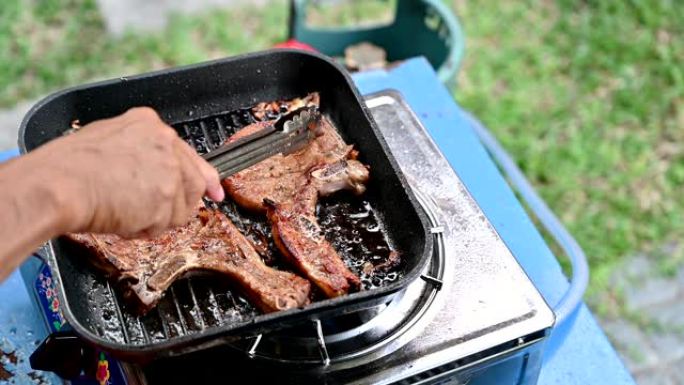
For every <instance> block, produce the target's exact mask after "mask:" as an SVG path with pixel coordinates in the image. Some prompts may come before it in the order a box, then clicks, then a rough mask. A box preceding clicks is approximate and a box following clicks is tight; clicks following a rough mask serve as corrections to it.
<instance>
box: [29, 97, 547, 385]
mask: <svg viewBox="0 0 684 385" xmlns="http://www.w3.org/2000/svg"><path fill="white" fill-rule="evenodd" d="M366 103H367V105H368V107H369V108H370V111H371V113H372V115H373V117H374V119H375V121H376V122H377V124H378V126H379V127H380V129H381V131H382V133H383V134H384V136H385V139H386V140H387V142H388V144H389V146H390V148H391V149H392V152H393V154H394V156H395V157H396V159H397V161H398V162H399V164H400V166H401V168H402V170H403V171H404V172H405V174H406V175H407V177H408V179H409V180H410V182H411V184H412V186H413V187H414V190H415V192H416V194H417V196H418V198H419V200H420V203H421V204H422V206H423V208H424V209H425V211H426V213H427V214H428V216H429V218H430V221H431V224H432V233H433V236H434V243H435V248H434V249H435V253H434V255H433V256H432V260H431V262H430V264H429V266H427V267H426V269H425V271H424V272H423V274H422V276H421V279H419V280H417V281H415V282H414V283H412V284H411V285H410V286H409V287H408V288H407V289H406V290H404V291H402V292H400V293H398V294H397V295H396V296H394V297H393V299H392V300H391V301H390V302H389V303H387V304H384V305H382V306H378V307H375V308H373V309H371V310H365V311H362V312H359V313H353V314H348V315H344V316H339V317H336V318H335V319H321V320H317V321H315V322H313V323H311V324H310V325H309V324H307V325H302V326H300V327H297V328H296V329H292V330H283V331H281V332H278V333H272V334H268V335H259V336H257V337H249V338H245V339H242V340H238V341H233V342H230V343H229V344H227V345H226V346H223V347H221V348H218V349H214V350H211V351H205V352H201V353H193V354H190V355H186V356H182V357H177V358H171V359H164V360H160V361H157V362H154V363H152V364H150V365H148V366H145V367H144V368H143V367H140V366H135V365H130V364H126V363H120V362H116V361H115V360H114V359H111V358H110V357H109V356H108V355H106V354H104V353H101V352H94V354H95V357H94V359H93V360H94V362H97V368H95V370H94V373H95V374H94V376H95V379H97V380H99V381H101V382H102V383H107V382H108V383H109V384H129V385H132V384H158V383H178V382H186V381H187V382H190V381H193V382H196V383H197V382H200V383H201V382H203V381H211V380H214V381H215V380H216V379H220V378H227V377H230V378H232V379H245V380H249V381H250V382H254V381H256V382H261V381H263V382H266V381H268V382H275V383H293V384H294V383H299V384H301V383H313V382H326V383H373V384H387V383H425V384H427V383H430V384H434V383H439V384H465V383H467V384H492V383H497V384H505V383H504V382H502V380H501V379H502V377H501V376H500V373H501V371H506V372H507V373H508V374H507V375H506V376H505V378H507V379H508V381H509V382H506V383H510V384H534V383H536V380H537V377H538V375H539V370H540V368H541V357H542V349H543V342H544V340H545V338H546V337H547V336H548V335H549V333H550V330H551V327H552V326H553V323H554V315H553V312H552V311H551V309H550V308H549V307H548V305H547V304H546V303H545V301H544V299H543V298H542V296H541V295H540V293H539V292H538V291H537V290H536V288H535V287H534V286H533V284H532V283H531V281H530V280H529V278H528V277H527V275H526V274H525V272H524V271H523V270H522V268H521V267H520V265H519V264H518V262H517V261H516V259H515V258H514V257H513V255H512V254H511V252H510V251H509V249H508V248H507V247H506V245H505V244H504V242H503V241H502V240H501V238H500V237H499V236H498V234H497V233H496V231H495V230H494V228H493V227H492V226H491V224H490V223H489V221H488V220H487V219H486V217H485V215H484V214H483V212H482V211H481V210H480V208H479V207H478V205H477V204H476V203H475V201H474V200H473V198H472V197H471V196H470V194H469V193H468V191H467V190H466V188H465V186H464V185H463V184H462V183H461V181H460V179H459V178H458V176H457V175H456V173H455V172H454V171H453V169H452V168H451V166H450V165H449V163H448V162H447V160H446V159H445V158H444V156H443V155H442V154H441V152H440V151H439V149H438V148H437V146H436V144H435V143H434V142H433V141H432V138H431V137H430V136H429V134H428V133H427V131H426V130H425V128H424V127H423V126H422V125H421V124H420V122H419V121H418V119H417V118H416V117H415V115H414V114H413V112H412V111H411V110H410V108H409V107H408V105H407V104H406V103H405V102H404V100H403V98H402V96H401V95H400V94H399V93H397V92H395V91H382V92H379V93H376V94H372V95H369V96H368V97H367V99H366ZM22 275H23V277H24V280H25V282H26V283H27V286H28V288H29V291H30V292H31V293H32V294H33V298H34V300H35V302H36V303H37V304H39V305H40V307H41V309H42V312H43V313H44V315H45V319H46V321H47V323H48V327H49V328H50V329H51V330H53V331H57V330H60V329H65V328H68V325H64V322H63V319H62V318H61V317H60V315H59V312H58V311H57V307H58V306H57V305H55V304H54V297H53V296H51V295H50V294H51V293H52V292H53V291H52V290H50V284H51V282H50V271H49V269H48V268H47V266H46V265H44V264H43V263H42V262H41V261H40V259H38V258H32V259H31V260H30V261H29V262H27V263H25V264H24V266H23V267H22ZM188 368H192V369H193V370H188ZM493 378H496V380H493ZM92 380H93V378H92V377H91V378H89V379H88V378H85V376H84V378H83V379H81V380H74V381H72V383H73V384H81V383H92Z"/></svg>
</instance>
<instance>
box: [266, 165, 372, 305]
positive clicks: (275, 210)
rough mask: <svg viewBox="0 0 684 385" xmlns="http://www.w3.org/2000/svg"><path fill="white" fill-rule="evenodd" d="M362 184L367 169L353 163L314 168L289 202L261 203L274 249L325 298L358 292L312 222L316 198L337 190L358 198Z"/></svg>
mask: <svg viewBox="0 0 684 385" xmlns="http://www.w3.org/2000/svg"><path fill="white" fill-rule="evenodd" d="M366 181H368V169H367V168H366V167H365V166H364V165H363V164H361V163H360V162H359V161H357V160H353V159H350V160H341V161H339V162H336V163H332V164H328V165H322V166H318V167H314V169H313V170H311V171H310V172H309V179H308V181H307V183H306V184H305V185H304V186H302V187H301V188H300V189H299V190H298V191H297V192H296V194H295V197H294V199H293V200H292V201H288V202H284V203H276V202H273V201H271V200H269V199H266V201H265V203H266V207H267V212H268V219H269V221H270V222H271V226H272V228H273V239H274V240H275V244H276V246H277V247H278V249H279V250H280V251H281V252H282V253H283V255H284V256H285V257H286V258H287V260H288V261H289V262H290V263H291V264H292V265H294V266H296V267H297V269H298V270H299V271H301V272H302V273H303V274H304V275H305V276H306V277H307V278H309V280H310V281H311V282H313V283H314V284H315V285H316V286H317V287H318V288H319V289H321V291H323V293H324V294H325V295H326V296H327V297H329V298H332V297H338V296H340V295H344V294H346V293H347V292H349V290H350V289H352V290H358V289H359V288H360V285H361V281H360V280H359V277H357V276H356V275H355V274H354V273H352V272H351V271H350V270H349V269H348V268H347V266H346V265H345V263H344V261H342V259H341V258H340V256H339V255H338V254H337V252H336V251H335V249H334V248H333V246H332V245H331V244H330V242H328V241H327V240H326V239H325V237H324V236H323V234H322V232H321V229H320V227H319V225H318V222H317V220H316V203H317V202H318V197H319V196H326V195H329V194H332V193H333V192H336V191H339V190H351V191H353V192H354V193H356V194H361V193H363V192H364V191H365V185H364V183H365V182H366Z"/></svg>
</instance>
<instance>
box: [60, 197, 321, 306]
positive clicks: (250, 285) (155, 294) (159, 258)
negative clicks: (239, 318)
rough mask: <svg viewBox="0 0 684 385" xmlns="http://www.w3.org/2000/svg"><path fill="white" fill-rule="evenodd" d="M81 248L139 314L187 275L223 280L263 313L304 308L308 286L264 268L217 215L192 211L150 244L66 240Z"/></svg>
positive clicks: (100, 238)
mask: <svg viewBox="0 0 684 385" xmlns="http://www.w3.org/2000/svg"><path fill="white" fill-rule="evenodd" d="M65 237H66V238H67V239H68V240H70V241H71V242H72V243H75V244H76V245H78V246H79V247H81V248H86V249H87V250H88V251H89V252H90V254H92V255H91V257H90V258H89V261H91V263H92V264H93V265H94V266H95V267H96V268H97V269H98V270H101V271H103V272H104V273H105V274H106V275H107V276H108V278H109V279H110V280H111V281H113V282H114V283H115V284H116V285H117V286H118V287H119V288H121V289H122V290H123V294H124V298H125V299H126V301H127V303H129V304H131V305H133V307H134V310H136V312H138V313H141V314H144V313H146V312H147V311H149V310H150V309H151V308H153V307H154V306H155V305H156V303H157V302H158V301H159V299H160V298H161V297H162V295H163V294H164V292H165V291H166V290H167V289H168V288H169V286H171V284H172V283H173V282H174V281H176V280H177V279H179V278H181V277H183V276H185V275H187V274H188V273H192V272H200V271H203V272H213V273H216V274H221V275H225V276H226V277H227V278H228V279H229V280H230V281H231V283H233V284H234V286H235V287H237V289H238V290H240V291H241V292H242V293H243V294H244V295H245V296H246V297H247V298H248V299H249V300H250V301H251V302H252V303H253V304H254V305H255V306H256V307H257V308H258V309H260V310H261V311H263V312H265V313H269V312H274V311H279V310H286V309H292V308H297V307H301V306H304V305H306V304H308V303H309V292H310V283H309V282H308V281H307V280H306V279H303V278H301V277H298V276H297V275H295V274H292V273H290V272H285V271H280V270H276V269H274V268H271V267H269V266H266V265H265V264H264V263H263V262H262V260H261V258H260V256H259V254H258V253H257V252H256V250H255V249H254V246H253V245H252V244H251V243H250V242H249V240H247V238H245V237H244V236H243V235H242V234H241V233H240V232H239V231H238V229H237V228H236V227H235V225H234V224H233V223H232V222H231V221H230V220H229V219H228V218H227V217H226V216H225V215H224V214H223V213H221V212H219V211H216V210H211V209H207V208H205V207H204V206H198V208H197V210H196V212H195V214H194V215H193V217H192V219H191V220H190V221H189V223H188V224H187V225H185V226H182V227H178V228H174V229H171V230H167V231H165V232H164V233H162V234H161V235H159V236H158V237H155V238H151V239H123V238H120V237H118V236H116V235H111V234H68V235H66V236H65Z"/></svg>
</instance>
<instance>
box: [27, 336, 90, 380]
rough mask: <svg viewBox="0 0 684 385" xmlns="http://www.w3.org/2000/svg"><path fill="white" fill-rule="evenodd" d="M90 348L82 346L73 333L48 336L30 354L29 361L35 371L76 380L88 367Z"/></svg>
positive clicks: (81, 342)
mask: <svg viewBox="0 0 684 385" xmlns="http://www.w3.org/2000/svg"><path fill="white" fill-rule="evenodd" d="M93 354H94V352H93V350H92V348H90V347H89V346H88V345H86V344H84V343H83V341H81V339H80V338H78V337H77V336H76V335H75V334H74V333H73V332H70V331H60V332H55V333H52V334H50V335H49V336H48V337H47V338H46V339H45V340H44V341H43V343H41V344H40V346H38V348H37V349H36V350H35V351H34V352H33V354H31V357H30V358H29V361H30V362H31V367H32V368H33V369H36V370H45V371H49V372H54V373H56V374H57V375H58V376H60V377H62V378H64V379H74V378H77V377H78V376H79V375H80V374H81V373H82V372H83V371H84V370H87V369H89V368H88V367H89V366H91V365H88V364H89V361H91V360H90V357H92V355H93Z"/></svg>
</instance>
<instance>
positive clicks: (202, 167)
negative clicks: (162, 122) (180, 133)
mask: <svg viewBox="0 0 684 385" xmlns="http://www.w3.org/2000/svg"><path fill="white" fill-rule="evenodd" d="M179 145H180V146H181V147H182V148H183V151H185V153H186V154H188V156H189V158H190V159H191V161H192V163H193V164H194V165H195V167H196V168H197V169H198V170H199V172H200V174H201V175H202V177H203V178H204V183H205V193H206V195H207V197H209V199H211V200H213V201H214V202H221V201H222V200H223V199H224V198H225V192H224V191H223V186H221V180H220V179H219V175H218V171H216V169H215V168H214V167H213V166H212V165H210V164H209V163H208V162H207V161H206V160H204V159H203V158H202V157H201V156H199V155H198V154H197V152H195V150H194V149H193V148H192V147H190V145H189V144H187V143H186V142H184V141H182V140H180V144H179Z"/></svg>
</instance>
